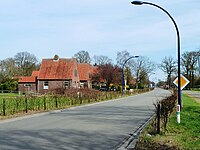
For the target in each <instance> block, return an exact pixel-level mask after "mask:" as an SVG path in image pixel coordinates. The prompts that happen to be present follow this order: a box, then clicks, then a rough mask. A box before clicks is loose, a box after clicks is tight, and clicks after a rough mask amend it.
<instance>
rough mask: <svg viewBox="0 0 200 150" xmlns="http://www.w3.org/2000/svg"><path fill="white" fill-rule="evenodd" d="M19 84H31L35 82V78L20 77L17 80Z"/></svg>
mask: <svg viewBox="0 0 200 150" xmlns="http://www.w3.org/2000/svg"><path fill="white" fill-rule="evenodd" d="M18 82H19V83H22V82H23V83H33V82H35V77H32V76H31V77H20V78H19V81H18Z"/></svg>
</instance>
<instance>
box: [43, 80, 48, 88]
mask: <svg viewBox="0 0 200 150" xmlns="http://www.w3.org/2000/svg"><path fill="white" fill-rule="evenodd" d="M43 89H44V90H48V89H49V82H48V81H44V87H43Z"/></svg>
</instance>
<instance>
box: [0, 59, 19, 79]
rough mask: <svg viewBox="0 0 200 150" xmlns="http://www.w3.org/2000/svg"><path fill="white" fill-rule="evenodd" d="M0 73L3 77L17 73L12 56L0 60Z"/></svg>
mask: <svg viewBox="0 0 200 150" xmlns="http://www.w3.org/2000/svg"><path fill="white" fill-rule="evenodd" d="M0 73H1V75H2V76H4V77H9V78H11V77H14V76H15V75H16V74H17V67H16V65H15V60H14V59H13V58H7V59H5V60H2V61H0Z"/></svg>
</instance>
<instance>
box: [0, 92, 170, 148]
mask: <svg viewBox="0 0 200 150" xmlns="http://www.w3.org/2000/svg"><path fill="white" fill-rule="evenodd" d="M169 95H171V93H170V92H169V91H166V90H162V89H155V90H153V91H151V92H148V93H144V94H139V95H135V96H130V97H126V98H120V99H117V100H112V101H108V102H101V103H97V104H92V105H87V106H83V107H76V108H71V109H66V110H63V111H57V112H51V113H45V114H42V115H36V116H35V117H26V118H17V119H11V120H7V121H0V150H112V149H116V147H117V146H119V144H120V143H122V141H123V140H124V139H126V138H127V137H129V134H130V133H134V132H135V131H136V130H137V129H138V128H139V127H140V126H141V125H142V124H144V123H145V122H146V121H147V120H148V119H149V118H150V117H151V116H152V114H153V113H154V106H153V103H155V102H156V101H157V100H161V99H163V98H164V97H166V96H169Z"/></svg>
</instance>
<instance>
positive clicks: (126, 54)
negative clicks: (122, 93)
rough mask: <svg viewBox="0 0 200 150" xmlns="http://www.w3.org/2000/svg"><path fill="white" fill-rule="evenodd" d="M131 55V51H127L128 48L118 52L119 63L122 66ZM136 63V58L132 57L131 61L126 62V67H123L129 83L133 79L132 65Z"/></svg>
mask: <svg viewBox="0 0 200 150" xmlns="http://www.w3.org/2000/svg"><path fill="white" fill-rule="evenodd" d="M130 57H131V55H130V53H129V52H127V51H126V50H124V51H121V52H117V58H116V61H117V65H118V66H119V67H121V68H122V67H123V65H124V63H125V62H126V60H127V59H128V58H130ZM134 64H135V62H134V59H130V60H129V61H127V62H126V64H125V68H122V69H124V79H125V80H126V83H127V85H130V82H131V80H132V79H133V76H132V74H131V69H130V67H131V66H133V65H134Z"/></svg>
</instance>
